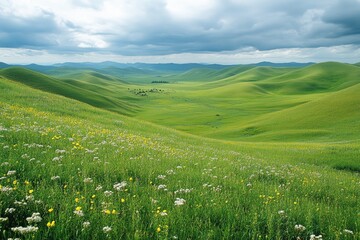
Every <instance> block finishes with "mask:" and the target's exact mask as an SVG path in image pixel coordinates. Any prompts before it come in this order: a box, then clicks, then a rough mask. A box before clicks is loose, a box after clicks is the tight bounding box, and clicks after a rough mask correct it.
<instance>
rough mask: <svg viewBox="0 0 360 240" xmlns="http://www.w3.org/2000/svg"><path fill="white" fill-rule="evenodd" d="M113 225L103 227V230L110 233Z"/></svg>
mask: <svg viewBox="0 0 360 240" xmlns="http://www.w3.org/2000/svg"><path fill="white" fill-rule="evenodd" d="M111 230H112V229H111V227H109V226H105V227H103V232H104V233H109V232H111Z"/></svg>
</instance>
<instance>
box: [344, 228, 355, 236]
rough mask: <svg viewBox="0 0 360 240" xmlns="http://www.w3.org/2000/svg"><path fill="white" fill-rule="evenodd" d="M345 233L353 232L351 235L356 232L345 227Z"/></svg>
mask: <svg viewBox="0 0 360 240" xmlns="http://www.w3.org/2000/svg"><path fill="white" fill-rule="evenodd" d="M344 233H346V234H351V235H353V234H354V232H353V231H351V230H349V229H345V230H344Z"/></svg>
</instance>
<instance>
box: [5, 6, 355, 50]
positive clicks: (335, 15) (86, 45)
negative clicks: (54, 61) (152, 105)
mask: <svg viewBox="0 0 360 240" xmlns="http://www.w3.org/2000/svg"><path fill="white" fill-rule="evenodd" d="M19 1H20V0H19ZM63 3H64V4H63V5H59V6H58V7H55V5H51V4H50V3H48V1H43V0H34V6H37V8H36V9H37V10H38V9H41V10H40V11H37V14H28V15H27V14H18V13H16V12H12V10H11V9H9V10H8V11H0V22H1V23H2V24H1V28H0V47H7V48H21V47H26V48H29V49H44V50H47V51H49V52H58V53H61V52H63V51H65V52H73V53H76V52H79V53H83V52H89V51H90V52H104V53H114V54H122V55H161V54H174V53H175V54H176V53H199V52H204V53H206V52H223V51H234V50H237V49H244V48H251V49H259V50H272V49H283V48H315V47H331V46H338V45H348V44H352V45H360V37H359V34H360V14H359V12H360V1H359V0H317V1H295V0H273V1H267V0H253V1H240V0H199V1H190V0H184V1H175V0H157V1H143V0H132V1H125V0H123V1H115V0H104V1H100V0H98V1H89V0H81V1H74V0H68V1H64V2H63ZM22 4H24V2H22ZM36 4H37V5H36ZM0 7H1V6H0ZM31 7H32V6H31V4H30V5H29V6H28V8H31ZM3 8H4V9H5V10H6V6H5V5H4V6H3ZM14 9H15V7H14Z"/></svg>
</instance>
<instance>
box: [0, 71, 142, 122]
mask: <svg viewBox="0 0 360 240" xmlns="http://www.w3.org/2000/svg"><path fill="white" fill-rule="evenodd" d="M0 76H3V77H6V78H8V79H10V80H13V81H17V82H20V83H23V84H26V85H28V86H30V87H33V88H36V89H40V90H43V91H46V92H51V93H56V94H59V95H63V96H65V97H69V98H72V99H76V100H79V101H82V102H84V103H87V104H90V105H92V106H95V107H99V108H104V109H108V110H111V111H115V112H119V113H122V114H127V115H129V114H132V113H134V111H136V109H137V107H136V105H135V104H134V103H132V102H130V101H124V100H122V99H121V97H113V96H107V94H106V93H107V92H106V91H105V92H103V93H104V94H101V89H104V88H101V87H99V86H101V85H103V83H104V78H103V76H102V75H101V77H102V78H99V75H97V76H94V75H90V76H91V78H90V80H89V82H90V83H91V82H94V78H96V79H97V80H98V82H97V84H99V86H93V85H91V84H87V83H84V82H82V83H81V82H78V81H62V80H59V79H56V78H54V77H49V76H47V75H44V74H41V73H38V72H34V71H31V70H28V69H24V68H19V67H12V68H6V69H3V70H0ZM88 76H89V75H88ZM105 80H106V81H109V80H108V78H106V79H105ZM111 81H113V80H112V79H111ZM98 91H99V92H98ZM113 95H117V94H113ZM126 98H127V99H128V98H129V97H128V96H126Z"/></svg>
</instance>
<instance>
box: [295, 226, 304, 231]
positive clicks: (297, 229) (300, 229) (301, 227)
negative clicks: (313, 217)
mask: <svg viewBox="0 0 360 240" xmlns="http://www.w3.org/2000/svg"><path fill="white" fill-rule="evenodd" d="M295 230H296V231H298V232H303V231H305V230H306V227H304V226H303V225H301V224H296V225H295Z"/></svg>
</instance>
